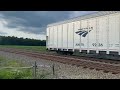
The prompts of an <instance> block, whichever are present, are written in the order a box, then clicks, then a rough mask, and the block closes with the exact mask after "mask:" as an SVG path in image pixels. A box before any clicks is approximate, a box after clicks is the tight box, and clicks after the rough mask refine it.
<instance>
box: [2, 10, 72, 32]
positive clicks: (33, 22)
mask: <svg viewBox="0 0 120 90" xmlns="http://www.w3.org/2000/svg"><path fill="white" fill-rule="evenodd" d="M71 13H72V12H71V11H1V12H0V14H2V15H3V18H4V19H5V20H6V21H7V22H8V24H7V27H9V28H20V29H19V30H21V31H24V32H30V33H36V34H40V33H45V31H46V25H47V24H49V23H53V22H57V21H61V20H64V19H68V18H69V15H70V14H71Z"/></svg>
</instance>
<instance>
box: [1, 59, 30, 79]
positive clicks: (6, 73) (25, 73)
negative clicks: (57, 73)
mask: <svg viewBox="0 0 120 90" xmlns="http://www.w3.org/2000/svg"><path fill="white" fill-rule="evenodd" d="M6 61H7V62H6ZM0 63H1V64H0V67H1V68H0V79H32V69H31V68H27V69H18V68H3V67H23V66H24V67H25V66H26V65H25V64H23V63H20V62H18V61H16V60H7V59H5V58H3V57H0Z"/></svg>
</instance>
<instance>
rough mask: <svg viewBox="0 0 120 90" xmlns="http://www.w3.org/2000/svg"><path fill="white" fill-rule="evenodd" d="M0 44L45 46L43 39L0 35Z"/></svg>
mask: <svg viewBox="0 0 120 90" xmlns="http://www.w3.org/2000/svg"><path fill="white" fill-rule="evenodd" d="M0 45H24V46H46V41H45V40H36V39H29V38H25V39H24V38H17V37H14V36H12V37H10V36H0Z"/></svg>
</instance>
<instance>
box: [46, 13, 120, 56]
mask: <svg viewBox="0 0 120 90" xmlns="http://www.w3.org/2000/svg"><path fill="white" fill-rule="evenodd" d="M46 48H47V49H48V50H59V51H72V52H74V51H75V50H77V51H79V52H82V51H84V50H86V51H87V53H89V52H90V51H91V50H92V51H95V52H96V53H99V52H100V51H105V52H106V54H109V53H110V51H113V52H118V54H119V55H120V11H100V12H95V13H92V14H88V15H84V16H80V17H77V18H72V19H69V20H65V21H61V22H57V23H53V24H49V25H48V26H47V33H46Z"/></svg>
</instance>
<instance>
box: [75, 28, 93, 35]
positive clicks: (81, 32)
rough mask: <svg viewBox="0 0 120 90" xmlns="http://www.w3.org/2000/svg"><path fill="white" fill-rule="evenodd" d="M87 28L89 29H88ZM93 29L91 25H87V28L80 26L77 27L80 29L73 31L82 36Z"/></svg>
mask: <svg viewBox="0 0 120 90" xmlns="http://www.w3.org/2000/svg"><path fill="white" fill-rule="evenodd" d="M88 29H89V30H88ZM92 29H93V27H89V28H82V29H78V30H80V31H77V32H75V33H76V34H78V35H80V36H82V37H86V36H87V34H88V33H89V32H90V31H91V30H92Z"/></svg>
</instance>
